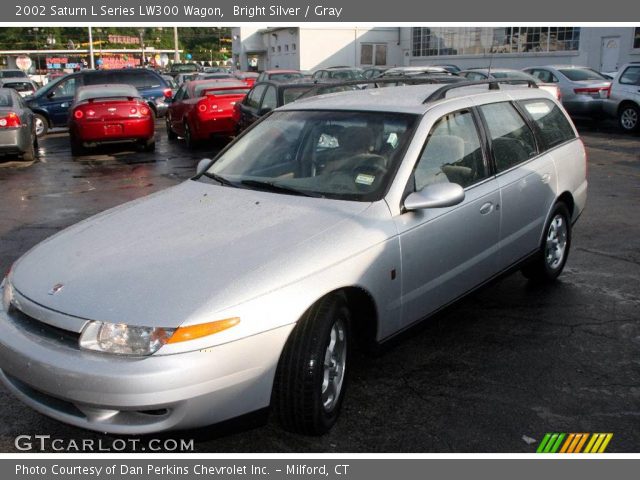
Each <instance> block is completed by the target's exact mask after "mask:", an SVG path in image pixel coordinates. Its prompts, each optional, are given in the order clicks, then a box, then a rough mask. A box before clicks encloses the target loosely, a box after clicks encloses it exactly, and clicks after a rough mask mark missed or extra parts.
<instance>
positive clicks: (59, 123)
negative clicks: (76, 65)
mask: <svg viewBox="0 0 640 480" xmlns="http://www.w3.org/2000/svg"><path fill="white" fill-rule="evenodd" d="M81 83H82V80H81V77H80V76H79V75H75V76H71V77H70V78H67V79H64V80H62V81H61V82H59V83H58V84H57V85H56V86H55V87H54V88H53V89H51V90H50V91H49V92H48V93H46V94H45V103H44V105H43V106H44V108H45V109H46V110H47V111H48V112H49V120H50V122H51V124H52V126H54V127H65V126H67V120H68V115H69V107H70V106H71V103H72V102H73V97H74V95H75V94H76V90H77V88H78V87H80V86H81Z"/></svg>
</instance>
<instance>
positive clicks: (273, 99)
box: [260, 86, 278, 111]
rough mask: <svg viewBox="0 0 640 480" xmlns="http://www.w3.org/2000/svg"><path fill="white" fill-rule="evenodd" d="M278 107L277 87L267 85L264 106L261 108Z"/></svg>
mask: <svg viewBox="0 0 640 480" xmlns="http://www.w3.org/2000/svg"><path fill="white" fill-rule="evenodd" d="M277 107H278V97H277V92H276V87H272V86H269V87H267V91H266V93H265V94H264V98H263V99H262V106H261V107H260V110H269V111H271V110H273V109H274V108H277Z"/></svg>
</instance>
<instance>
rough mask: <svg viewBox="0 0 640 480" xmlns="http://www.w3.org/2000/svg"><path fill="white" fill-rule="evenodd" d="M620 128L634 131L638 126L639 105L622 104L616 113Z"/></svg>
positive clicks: (639, 117) (639, 126)
mask: <svg viewBox="0 0 640 480" xmlns="http://www.w3.org/2000/svg"><path fill="white" fill-rule="evenodd" d="M618 123H619V124H620V128H622V129H623V130H624V131H626V132H635V131H637V130H638V129H639V128H640V107H638V106H637V105H633V104H627V105H624V106H623V107H622V108H620V112H619V113H618Z"/></svg>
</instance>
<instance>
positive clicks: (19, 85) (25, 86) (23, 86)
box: [4, 82, 35, 92]
mask: <svg viewBox="0 0 640 480" xmlns="http://www.w3.org/2000/svg"><path fill="white" fill-rule="evenodd" d="M4 86H5V87H6V88H13V89H14V90H16V91H18V92H32V91H33V90H35V89H34V88H33V85H32V84H31V83H30V82H10V83H5V84H4Z"/></svg>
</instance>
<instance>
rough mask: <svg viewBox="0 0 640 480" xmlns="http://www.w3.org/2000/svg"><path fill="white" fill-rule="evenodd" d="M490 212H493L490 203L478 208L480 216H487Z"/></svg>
mask: <svg viewBox="0 0 640 480" xmlns="http://www.w3.org/2000/svg"><path fill="white" fill-rule="evenodd" d="M491 212H493V203H491V202H487V203H485V204H484V205H482V206H481V207H480V213H481V214H482V215H487V214H489V213H491Z"/></svg>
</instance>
